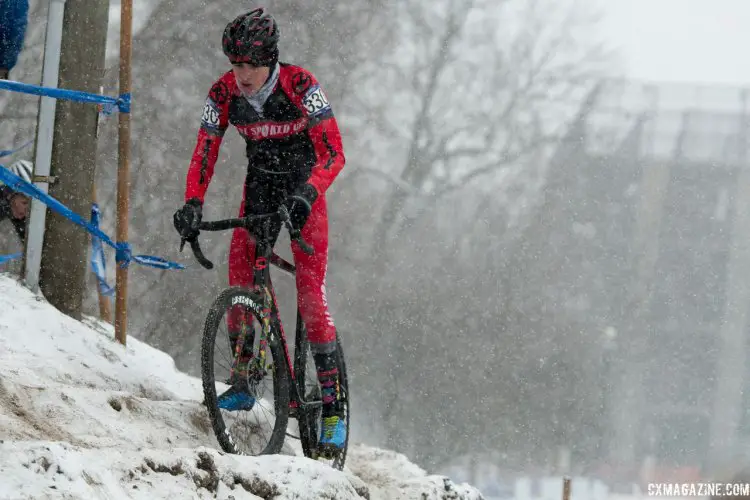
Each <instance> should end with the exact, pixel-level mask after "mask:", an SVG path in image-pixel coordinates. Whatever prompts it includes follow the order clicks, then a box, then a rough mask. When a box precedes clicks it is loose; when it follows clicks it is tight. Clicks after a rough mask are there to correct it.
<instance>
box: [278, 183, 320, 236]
mask: <svg viewBox="0 0 750 500" xmlns="http://www.w3.org/2000/svg"><path fill="white" fill-rule="evenodd" d="M317 198H318V191H316V189H315V188H314V187H313V186H311V185H310V184H304V185H303V186H302V187H300V188H299V189H297V191H295V192H294V194H293V195H291V196H288V197H287V199H286V200H284V203H283V204H282V206H283V207H284V208H285V209H286V210H287V211H288V212H289V221H290V222H291V224H292V228H291V229H292V231H291V232H293V233H296V235H299V233H300V231H302V228H303V227H305V223H306V222H307V218H308V217H309V216H310V212H311V211H312V205H313V203H315V200H316V199H317Z"/></svg>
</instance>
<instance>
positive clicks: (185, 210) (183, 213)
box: [174, 198, 203, 241]
mask: <svg viewBox="0 0 750 500" xmlns="http://www.w3.org/2000/svg"><path fill="white" fill-rule="evenodd" d="M202 218H203V205H202V204H201V202H200V200H198V198H190V199H189V200H188V202H187V203H185V205H184V206H183V207H182V208H181V209H179V210H178V211H176V212H175V213H174V228H175V229H177V232H178V233H180V236H182V239H183V240H185V241H193V240H194V239H195V238H197V237H198V233H200V224H201V219H202Z"/></svg>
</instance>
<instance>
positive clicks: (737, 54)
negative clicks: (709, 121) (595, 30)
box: [594, 0, 750, 86]
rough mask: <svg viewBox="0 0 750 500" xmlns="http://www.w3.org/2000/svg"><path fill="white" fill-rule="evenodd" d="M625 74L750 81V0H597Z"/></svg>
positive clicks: (657, 78)
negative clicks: (620, 55) (619, 55)
mask: <svg viewBox="0 0 750 500" xmlns="http://www.w3.org/2000/svg"><path fill="white" fill-rule="evenodd" d="M594 1H596V2H597V3H598V4H599V6H600V9H602V12H603V13H604V25H603V28H604V29H605V33H606V36H607V38H608V40H609V42H610V43H611V44H612V45H613V46H615V47H619V48H620V50H621V52H622V56H623V59H624V61H623V62H624V63H625V65H626V66H625V68H623V69H624V70H625V75H626V76H629V77H632V78H637V79H642V80H655V81H679V82H694V83H725V84H731V85H743V86H744V85H747V86H750V0H594Z"/></svg>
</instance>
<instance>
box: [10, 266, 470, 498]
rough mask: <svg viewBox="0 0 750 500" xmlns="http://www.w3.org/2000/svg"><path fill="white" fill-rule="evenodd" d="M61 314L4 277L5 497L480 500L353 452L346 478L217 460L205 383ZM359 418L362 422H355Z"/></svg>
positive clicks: (292, 460)
mask: <svg viewBox="0 0 750 500" xmlns="http://www.w3.org/2000/svg"><path fill="white" fill-rule="evenodd" d="M86 323H87V324H85V325H84V324H82V323H80V322H78V321H75V320H73V319H72V318H69V317H67V316H64V315H62V314H60V313H59V312H58V311H57V310H55V309H54V308H53V307H51V306H50V305H49V304H48V303H47V302H46V301H45V300H44V299H43V298H40V297H37V296H34V295H33V294H31V293H30V292H29V291H28V290H26V289H25V288H23V287H22V286H20V285H19V284H18V283H17V282H15V281H13V280H12V279H10V278H7V277H5V276H2V275H0V478H1V479H0V499H17V498H81V499H93V498H107V499H120V498H123V499H124V498H143V499H157V498H168V497H171V498H180V499H185V498H222V499H230V498H234V499H237V500H239V499H241V498H254V499H257V498H264V499H266V498H273V499H292V498H294V499H307V498H310V499H313V498H316V499H337V500H338V499H342V500H344V499H355V498H356V499H358V498H370V499H372V500H375V499H384V500H386V499H387V500H396V499H419V500H423V499H424V500H428V499H479V498H481V495H480V494H479V492H478V491H477V490H475V489H474V488H472V487H470V486H468V485H466V484H461V485H457V484H454V483H452V482H451V481H450V480H448V479H447V478H445V477H443V476H430V475H428V474H427V473H426V472H425V471H423V470H422V469H420V468H419V467H417V466H416V465H414V464H412V463H410V462H409V461H408V460H407V459H406V457H404V456H403V455H399V454H396V453H393V452H389V451H384V450H379V449H376V448H371V447H367V446H363V445H355V446H351V447H350V455H349V458H348V460H347V468H346V470H345V471H344V472H339V471H335V470H333V469H331V468H330V467H328V466H327V465H325V464H323V463H317V462H314V461H312V460H309V459H306V458H304V457H302V456H301V455H302V454H301V451H300V449H299V446H297V444H296V442H295V441H294V440H291V439H288V440H287V442H288V445H287V446H285V449H284V453H285V454H284V455H277V456H263V457H240V456H234V455H227V454H224V453H222V452H220V451H217V449H218V444H217V443H216V440H215V438H214V435H213V431H212V430H211V426H210V423H209V421H208V417H207V414H206V411H205V409H204V408H203V407H202V406H201V405H200V401H202V399H203V394H202V390H201V386H200V381H199V380H198V379H195V378H193V377H189V376H187V375H185V374H183V373H181V372H179V371H177V370H176V369H175V365H174V362H173V360H172V358H170V357H169V356H168V355H167V354H165V353H163V352H161V351H158V350H156V349H154V348H152V347H150V346H148V345H146V344H144V343H142V342H139V341H138V340H136V339H135V338H133V337H130V338H129V339H128V346H127V348H123V347H122V346H120V345H119V344H117V343H115V342H114V341H113V331H112V329H111V328H110V327H109V326H108V325H103V324H101V323H99V322H97V321H93V320H88V321H87V322H86ZM355 417H356V416H355Z"/></svg>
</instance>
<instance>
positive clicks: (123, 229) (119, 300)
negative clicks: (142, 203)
mask: <svg viewBox="0 0 750 500" xmlns="http://www.w3.org/2000/svg"><path fill="white" fill-rule="evenodd" d="M132 32H133V0H122V2H121V8H120V95H121V96H122V95H125V94H130V81H131V76H130V56H131V49H132V41H131V39H132ZM118 118H119V134H118V135H119V141H118V149H117V151H118V159H119V165H118V169H117V242H118V243H122V242H126V241H128V211H129V209H130V206H129V205H130V204H129V200H128V194H129V193H128V192H129V190H130V172H129V167H130V113H120V114H119V116H118ZM115 290H116V292H117V297H116V299H115V338H116V339H117V341H118V342H120V343H121V344H122V345H125V343H126V338H127V317H128V311H127V300H128V270H127V268H122V267H120V266H119V265H118V266H117V277H116V280H115Z"/></svg>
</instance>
